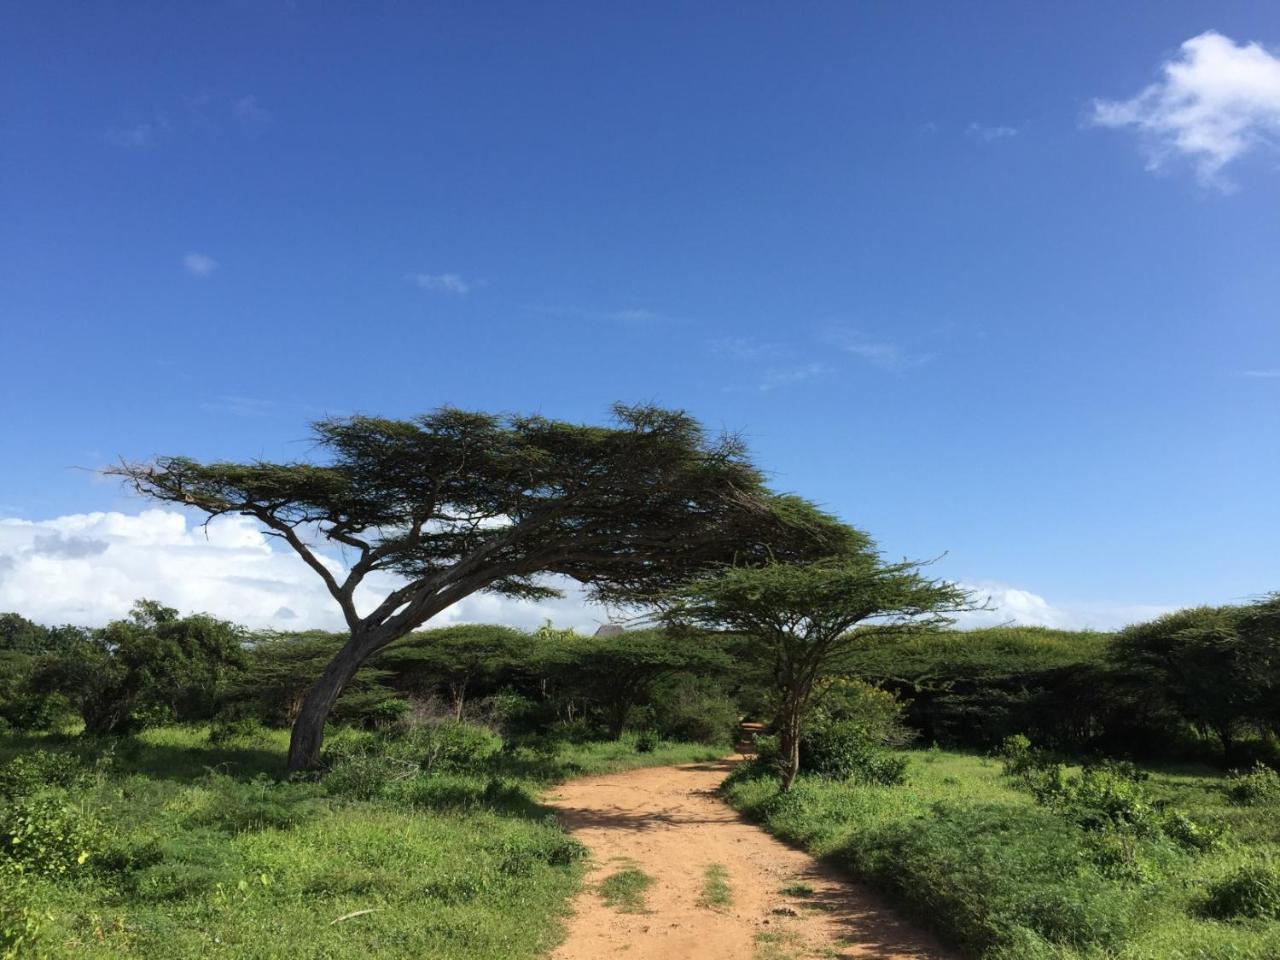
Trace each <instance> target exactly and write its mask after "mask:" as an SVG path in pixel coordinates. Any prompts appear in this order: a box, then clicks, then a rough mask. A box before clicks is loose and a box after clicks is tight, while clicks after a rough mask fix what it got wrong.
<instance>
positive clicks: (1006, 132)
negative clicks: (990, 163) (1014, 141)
mask: <svg viewBox="0 0 1280 960" xmlns="http://www.w3.org/2000/svg"><path fill="white" fill-rule="evenodd" d="M965 135H966V136H967V137H969V138H970V139H971V140H980V141H982V142H983V143H991V142H992V141H993V140H1007V139H1009V138H1010V137H1016V136H1017V135H1018V128H1017V127H1008V126H999V125H990V124H985V123H978V122H977V121H974V122H973V123H971V124H969V126H968V127H966V128H965Z"/></svg>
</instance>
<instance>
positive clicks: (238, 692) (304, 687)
mask: <svg viewBox="0 0 1280 960" xmlns="http://www.w3.org/2000/svg"><path fill="white" fill-rule="evenodd" d="M345 642H346V637H345V635H343V634H341V633H329V632H326V631H323V630H306V631H301V632H293V633H261V634H257V635H255V636H253V637H252V638H251V639H250V641H249V642H248V644H247V646H246V651H245V665H244V669H243V670H241V671H240V672H239V673H238V674H237V676H236V677H235V679H234V680H233V682H232V683H231V686H230V688H229V690H228V692H227V698H228V700H229V702H230V703H231V704H232V707H233V709H234V710H237V711H240V710H245V709H247V710H249V711H251V712H252V713H253V714H255V715H256V716H257V717H258V719H260V720H261V721H262V722H263V723H265V724H267V725H268V726H272V727H288V726H292V724H293V723H294V721H296V720H297V718H298V713H299V711H301V709H302V703H303V701H304V700H305V699H306V696H307V691H308V690H309V689H311V687H312V685H314V684H315V682H316V680H317V678H319V677H320V675H321V674H323V673H324V669H325V667H326V666H327V665H328V663H329V661H331V660H332V659H333V657H334V655H335V654H336V653H337V652H338V651H339V650H341V649H342V645H343V644H344V643H345ZM391 676H392V675H391V673H390V672H389V671H386V670H379V669H377V668H375V667H372V666H368V665H366V666H364V667H361V668H360V670H358V671H357V672H356V675H355V676H354V677H352V678H351V681H350V682H349V683H348V684H347V685H346V687H344V688H343V691H342V696H341V697H339V699H338V702H337V703H336V704H335V705H334V710H333V715H334V717H336V718H338V719H342V720H346V721H349V722H355V723H359V724H361V725H365V726H368V725H371V724H374V723H376V722H378V721H380V720H386V719H391V718H393V717H394V716H395V715H396V714H397V712H399V710H400V709H401V708H402V707H403V704H402V703H400V701H398V700H397V699H396V697H395V693H394V691H392V690H391V689H390V687H389V686H388V685H387V681H388V680H389V679H390V678H391Z"/></svg>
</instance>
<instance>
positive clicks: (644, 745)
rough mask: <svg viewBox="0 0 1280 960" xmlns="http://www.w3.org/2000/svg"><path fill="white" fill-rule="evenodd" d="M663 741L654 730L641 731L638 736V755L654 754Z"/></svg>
mask: <svg viewBox="0 0 1280 960" xmlns="http://www.w3.org/2000/svg"><path fill="white" fill-rule="evenodd" d="M661 742H662V741H661V740H660V739H659V737H658V734H657V732H656V731H654V730H641V731H640V732H639V733H638V734H636V753H653V751H655V750H657V749H658V744H659V743H661Z"/></svg>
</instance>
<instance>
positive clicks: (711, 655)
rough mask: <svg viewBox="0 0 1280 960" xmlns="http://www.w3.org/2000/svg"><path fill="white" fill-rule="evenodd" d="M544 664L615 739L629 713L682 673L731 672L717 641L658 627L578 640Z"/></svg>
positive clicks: (554, 651)
mask: <svg viewBox="0 0 1280 960" xmlns="http://www.w3.org/2000/svg"><path fill="white" fill-rule="evenodd" d="M544 662H545V663H546V664H547V668H548V670H549V672H550V673H551V675H552V676H553V677H554V678H555V681H556V683H557V684H558V686H559V687H560V688H561V689H562V690H565V691H567V692H568V693H569V694H570V695H572V696H575V697H577V698H578V699H579V700H580V701H582V702H583V703H585V704H586V705H588V706H589V707H591V708H593V709H594V710H595V711H596V712H597V713H598V714H599V716H600V717H601V718H603V720H604V723H605V726H606V727H607V729H608V731H609V735H610V736H611V737H613V738H614V739H615V740H616V739H618V738H619V737H621V736H622V734H623V732H624V731H625V729H626V722H627V714H628V713H630V712H631V710H632V708H634V707H636V706H639V705H641V704H644V703H647V702H648V701H649V700H651V699H652V698H653V694H654V691H655V688H656V687H657V685H658V683H659V682H660V681H663V680H665V679H667V678H669V677H672V676H674V675H676V674H681V673H686V674H697V675H700V676H704V677H706V676H715V675H717V674H722V673H724V672H725V671H726V670H727V669H728V667H729V658H728V657H727V656H726V654H725V652H724V650H723V649H722V648H721V647H720V646H719V645H718V644H717V643H715V642H714V640H708V639H706V638H703V639H701V640H698V641H691V640H690V639H689V638H687V637H677V636H673V635H672V634H670V633H668V632H667V631H666V630H663V629H657V628H655V629H648V630H631V631H627V632H625V633H620V634H615V635H613V636H592V637H584V636H581V635H574V636H571V637H568V638H565V639H563V640H562V642H560V643H559V644H558V645H557V646H555V647H554V648H552V649H551V650H550V651H549V652H548V656H547V659H546V661H544Z"/></svg>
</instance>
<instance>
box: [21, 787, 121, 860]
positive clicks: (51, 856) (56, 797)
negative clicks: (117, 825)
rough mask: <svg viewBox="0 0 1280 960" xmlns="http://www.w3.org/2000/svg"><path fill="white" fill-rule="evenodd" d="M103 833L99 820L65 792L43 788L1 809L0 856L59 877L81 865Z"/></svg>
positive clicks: (91, 852) (93, 851)
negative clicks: (72, 801)
mask: <svg viewBox="0 0 1280 960" xmlns="http://www.w3.org/2000/svg"><path fill="white" fill-rule="evenodd" d="M103 836H104V828H103V826H102V824H101V823H99V822H98V821H97V820H96V819H95V818H94V817H93V816H92V815H91V814H89V813H87V812H86V811H84V810H83V809H81V808H79V807H77V806H74V805H72V804H71V803H70V801H69V799H68V798H67V795H66V793H65V792H63V791H61V790H47V791H44V792H41V793H37V794H33V795H31V796H25V797H19V798H18V799H17V800H15V801H13V802H12V803H11V804H10V805H9V807H8V809H7V810H5V811H4V817H3V819H2V820H0V857H3V858H4V859H5V860H7V861H8V862H9V864H10V865H11V866H13V867H15V868H16V869H17V870H18V871H19V872H22V873H33V874H38V875H41V876H46V877H54V878H57V877H62V876H64V875H66V874H68V873H72V872H74V871H76V870H79V869H80V868H82V867H84V866H85V864H86V863H88V862H89V860H90V859H91V858H92V857H93V856H94V854H95V853H96V852H98V851H99V850H100V849H101V845H102V841H103Z"/></svg>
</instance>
